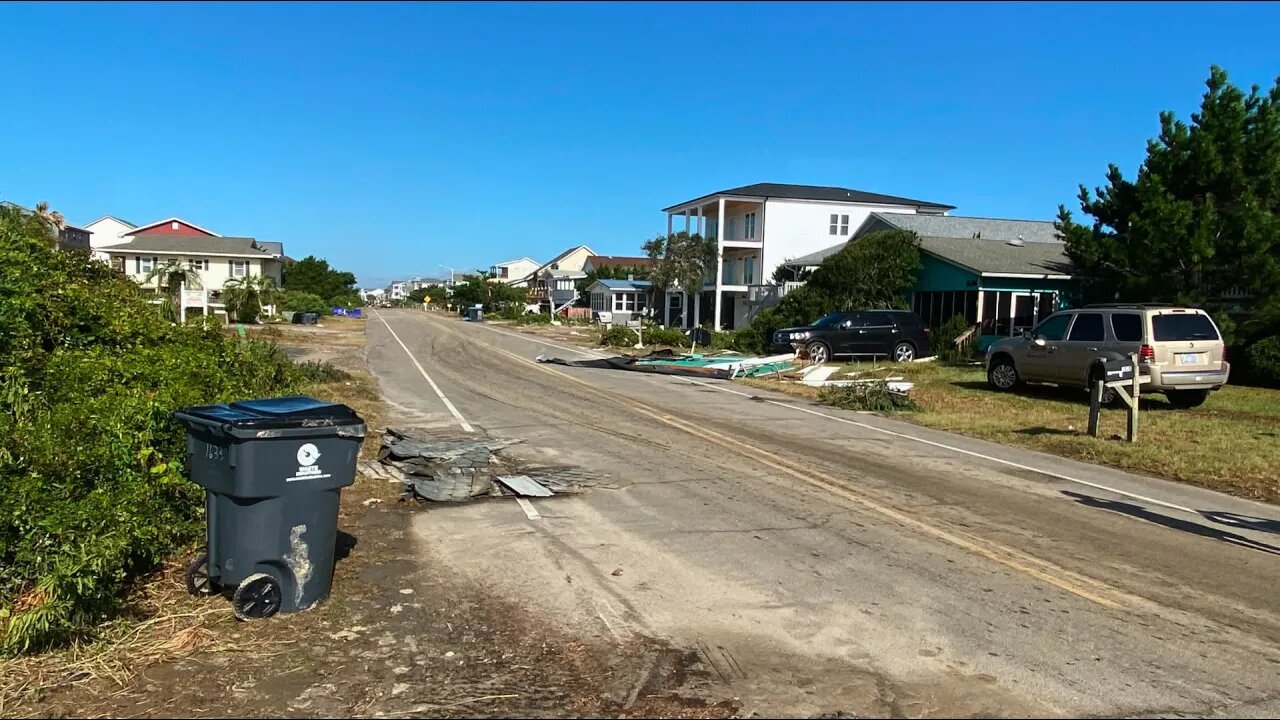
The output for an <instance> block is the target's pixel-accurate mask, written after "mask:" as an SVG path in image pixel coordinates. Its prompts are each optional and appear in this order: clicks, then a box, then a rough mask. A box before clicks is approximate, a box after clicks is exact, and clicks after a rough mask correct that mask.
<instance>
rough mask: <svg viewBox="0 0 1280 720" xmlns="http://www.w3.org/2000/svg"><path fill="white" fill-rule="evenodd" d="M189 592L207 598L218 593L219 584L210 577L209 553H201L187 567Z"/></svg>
mask: <svg viewBox="0 0 1280 720" xmlns="http://www.w3.org/2000/svg"><path fill="white" fill-rule="evenodd" d="M187 592H189V593H191V594H192V595H197V596H205V597H207V596H209V595H213V594H215V593H217V592H218V583H217V582H215V581H214V579H213V578H211V577H209V555H208V553H203V552H202V553H200V554H199V555H197V556H196V559H195V560H192V561H191V564H190V565H188V566H187Z"/></svg>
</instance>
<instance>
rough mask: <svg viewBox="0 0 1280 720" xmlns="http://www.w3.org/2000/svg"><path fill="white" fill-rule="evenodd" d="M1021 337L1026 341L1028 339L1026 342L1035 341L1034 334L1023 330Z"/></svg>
mask: <svg viewBox="0 0 1280 720" xmlns="http://www.w3.org/2000/svg"><path fill="white" fill-rule="evenodd" d="M1022 337H1024V338H1026V339H1028V340H1035V339H1036V334H1035V333H1034V332H1032V331H1031V330H1023V331H1022Z"/></svg>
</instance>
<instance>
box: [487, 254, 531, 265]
mask: <svg viewBox="0 0 1280 720" xmlns="http://www.w3.org/2000/svg"><path fill="white" fill-rule="evenodd" d="M519 262H527V263H533V264H534V265H537V264H538V261H537V260H534V259H533V258H531V257H528V256H525V257H522V258H516V259H515V260H508V261H506V262H500V263H494V264H493V266H494V267H505V266H507V265H515V264H516V263H519Z"/></svg>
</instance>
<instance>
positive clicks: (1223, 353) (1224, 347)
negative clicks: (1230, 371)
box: [1222, 343, 1227, 362]
mask: <svg viewBox="0 0 1280 720" xmlns="http://www.w3.org/2000/svg"><path fill="white" fill-rule="evenodd" d="M1226 361H1227V345H1226V343H1223V344H1222V362H1226Z"/></svg>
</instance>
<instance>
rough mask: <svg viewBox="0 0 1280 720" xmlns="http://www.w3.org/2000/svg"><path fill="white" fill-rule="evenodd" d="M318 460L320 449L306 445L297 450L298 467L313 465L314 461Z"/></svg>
mask: <svg viewBox="0 0 1280 720" xmlns="http://www.w3.org/2000/svg"><path fill="white" fill-rule="evenodd" d="M319 459H320V448H318V447H316V446H315V445H312V444H311V443H307V444H306V445H303V446H302V447H300V448H298V464H299V465H315V464H316V460H319Z"/></svg>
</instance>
